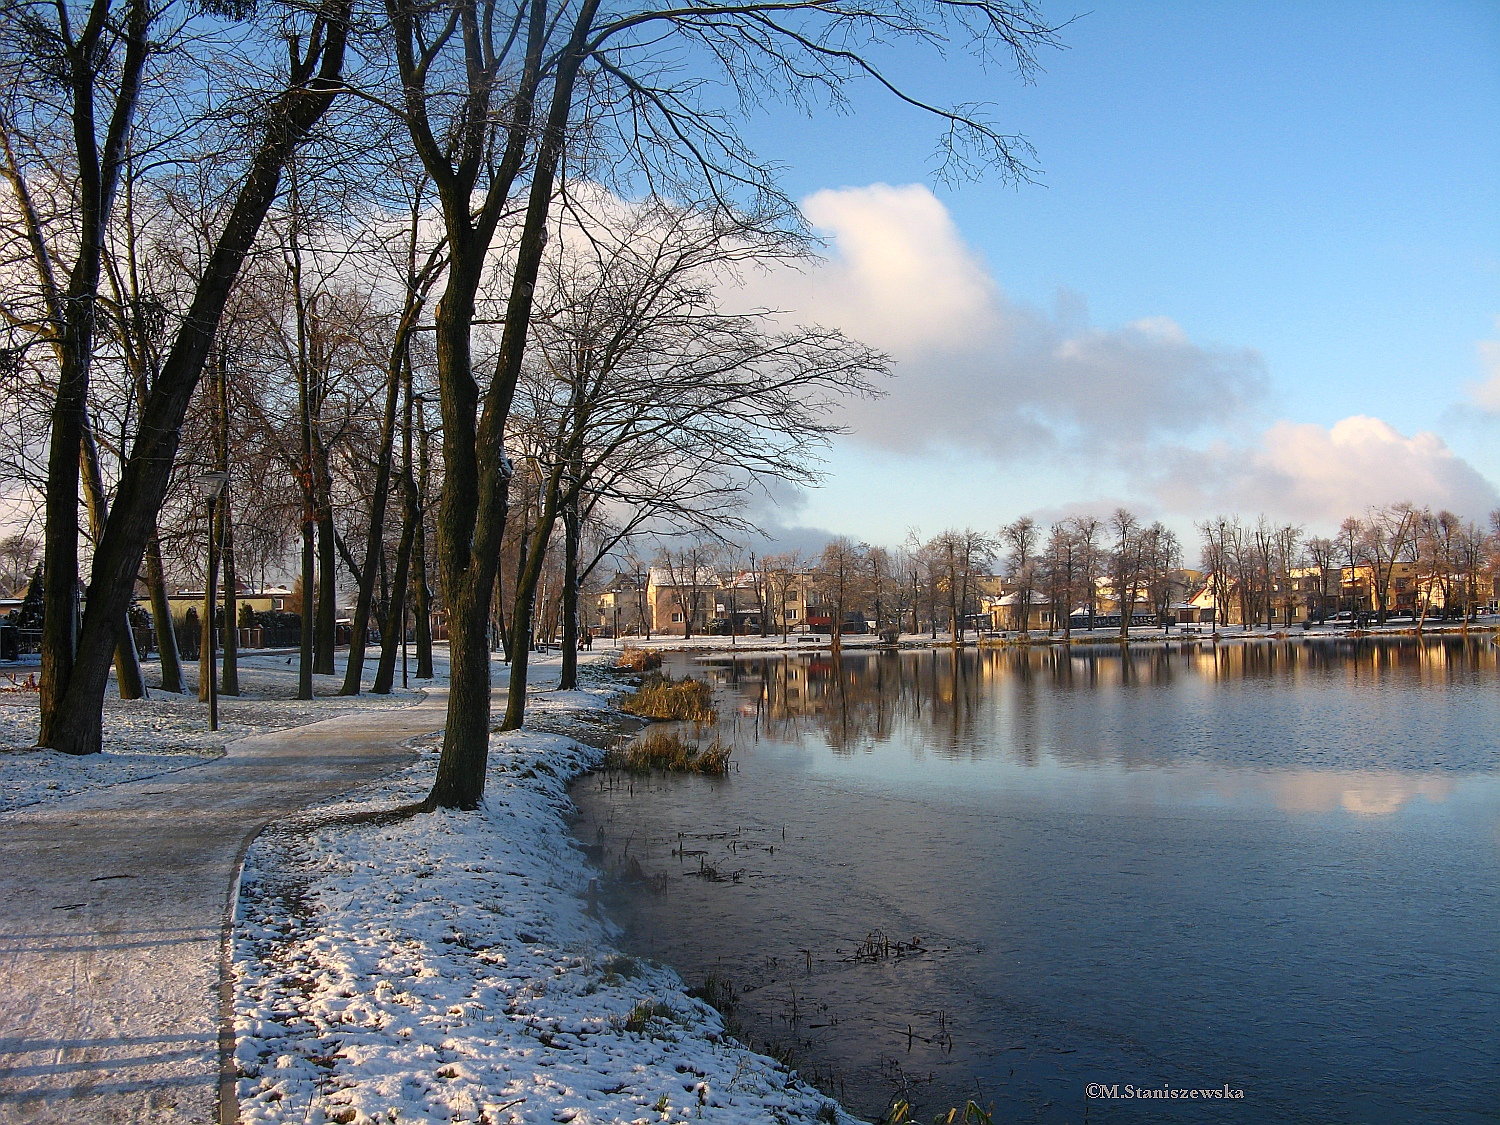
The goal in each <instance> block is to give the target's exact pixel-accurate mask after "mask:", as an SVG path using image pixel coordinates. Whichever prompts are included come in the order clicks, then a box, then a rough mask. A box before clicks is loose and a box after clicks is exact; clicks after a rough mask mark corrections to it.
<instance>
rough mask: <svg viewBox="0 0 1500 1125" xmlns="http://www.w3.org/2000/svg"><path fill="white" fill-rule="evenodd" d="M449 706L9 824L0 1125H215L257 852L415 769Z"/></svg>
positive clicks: (4, 825)
mask: <svg viewBox="0 0 1500 1125" xmlns="http://www.w3.org/2000/svg"><path fill="white" fill-rule="evenodd" d="M446 704H447V692H446V691H445V690H440V691H434V692H432V693H430V694H429V696H428V698H427V699H426V701H424V702H423V703H421V704H419V705H417V706H416V707H413V708H410V709H403V710H399V711H378V712H368V713H358V712H356V713H353V714H348V715H343V716H340V717H338V718H334V719H328V720H326V721H324V722H320V723H314V724H312V725H310V726H305V727H298V728H296V729H293V730H288V731H280V732H277V733H275V734H267V735H259V736H256V737H254V738H248V739H245V740H243V741H241V742H237V743H234V744H233V745H231V746H230V748H229V753H228V756H227V757H224V758H221V759H219V760H217V761H215V762H210V763H208V764H205V765H202V766H196V767H192V768H189V769H185V770H181V771H179V772H177V773H173V774H170V775H167V776H162V777H155V778H145V779H142V780H141V781H136V782H131V783H129V784H125V785H117V786H114V787H113V788H110V789H103V790H97V791H95V792H92V793H85V794H80V795H79V796H77V797H73V798H68V799H65V800H61V801H56V802H49V803H47V804H44V805H36V806H32V807H30V808H24V809H18V810H16V811H15V812H13V813H9V814H6V815H4V816H0V1123H3V1125H10V1123H12V1122H27V1123H30V1122H69V1123H74V1122H77V1123H85V1122H86V1123H88V1125H107V1123H109V1125H112V1123H115V1122H138V1123H141V1125H146V1123H150V1125H173V1123H177V1122H191V1123H192V1125H209V1123H212V1122H215V1121H218V1120H219V1119H220V1097H219V1095H220V1090H219V1080H220V1079H219V1058H220V1043H219V1035H220V1028H221V1024H222V1023H223V1021H222V1019H221V1015H222V1010H223V1004H224V1002H225V998H224V996H223V995H222V990H221V983H222V979H223V977H222V970H223V960H224V955H225V941H224V938H225V932H226V922H227V918H228V916H229V912H230V911H231V910H232V908H233V904H234V894H235V890H236V887H235V874H236V872H237V871H238V868H239V862H240V858H241V856H242V854H243V852H244V849H245V848H246V847H247V846H248V845H249V843H250V841H251V840H253V839H254V838H255V836H256V834H257V833H259V832H260V830H261V829H262V828H264V827H265V825H266V824H268V823H270V822H271V821H273V820H275V819H278V818H280V817H284V816H286V815H288V814H290V813H292V812H294V811H296V810H297V809H300V808H302V807H304V806H306V805H308V804H312V803H314V802H317V801H320V800H323V799H325V798H328V797H332V796H335V795H337V794H339V793H341V792H344V791H346V790H348V789H351V788H353V787H355V786H357V785H360V784H362V783H364V782H367V781H371V780H373V779H375V778H378V777H380V776H381V775H383V774H385V773H388V772H390V771H392V770H394V769H396V768H397V767H398V766H400V765H402V764H404V763H405V762H406V761H407V760H409V757H410V755H409V753H408V752H407V751H406V750H405V749H403V744H404V743H405V742H407V741H408V740H410V739H411V738H413V737H415V736H417V735H420V734H425V733H428V732H430V731H434V730H437V729H439V728H441V727H442V725H443V709H444V707H445V706H446ZM230 1045H231V1046H232V1041H231V1044H230ZM230 1093H231V1095H232V1090H231V1091H230ZM227 1106H228V1108H227V1111H226V1112H227V1120H229V1121H233V1120H234V1118H235V1108H234V1102H233V1100H232V1097H231V1099H230V1100H229V1101H228V1103H227Z"/></svg>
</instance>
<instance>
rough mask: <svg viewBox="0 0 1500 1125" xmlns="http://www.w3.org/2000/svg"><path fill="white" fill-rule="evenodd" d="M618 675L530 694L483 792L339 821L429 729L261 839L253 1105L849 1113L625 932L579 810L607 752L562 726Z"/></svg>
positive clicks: (250, 1006)
mask: <svg viewBox="0 0 1500 1125" xmlns="http://www.w3.org/2000/svg"><path fill="white" fill-rule="evenodd" d="M595 655H596V657H597V656H598V655H600V654H597V653H596V654H595ZM608 694H609V689H608V688H606V687H604V686H598V687H595V688H593V689H592V690H585V691H580V692H569V693H556V692H553V693H546V692H541V693H537V694H534V695H532V696H531V699H530V708H529V716H528V729H527V730H525V731H519V732H513V733H510V734H497V735H494V736H493V737H492V739H491V742H490V763H489V775H488V781H487V784H486V790H485V798H484V801H483V803H482V806H481V808H480V809H479V810H478V811H477V812H474V813H453V812H437V813H430V814H423V815H417V816H412V817H408V818H406V819H401V820H397V821H394V822H391V823H380V822H379V821H368V822H365V823H357V824H349V823H347V821H346V822H344V823H330V818H331V817H337V816H341V815H344V814H360V813H368V812H371V811H372V810H378V809H380V808H394V807H398V806H401V805H403V804H407V803H410V802H412V801H415V800H419V799H420V798H421V797H422V796H424V795H425V793H426V792H427V790H428V788H429V786H430V785H431V782H432V777H433V772H434V769H435V766H436V760H437V750H436V746H435V745H429V746H427V747H424V748H422V751H421V755H420V758H419V760H418V761H417V762H416V763H415V764H414V765H412V766H411V767H409V768H408V769H406V770H405V771H403V772H402V773H401V774H399V775H397V776H395V777H393V778H391V779H390V780H388V781H386V782H384V783H381V784H379V785H377V786H374V787H371V789H368V790H366V791H364V792H362V793H360V794H359V795H357V797H356V798H355V799H353V800H350V801H347V802H344V803H342V804H339V805H333V806H328V807H325V808H322V809H318V810H315V811H313V812H311V813H309V814H307V815H306V816H304V817H303V818H301V820H299V821H298V822H295V823H289V824H284V825H281V826H279V827H278V828H276V829H275V830H274V831H272V832H268V833H266V834H265V835H263V836H262V837H261V838H260V840H258V841H257V842H256V844H255V845H254V846H253V847H252V848H251V849H250V854H249V856H248V857H247V860H246V864H245V870H244V876H243V879H242V881H241V888H240V900H239V903H240V905H239V916H238V918H237V928H236V938H235V948H234V970H235V974H236V989H235V1023H236V1034H237V1046H236V1062H237V1064H238V1067H239V1071H240V1075H241V1077H240V1080H239V1098H240V1107H241V1108H240V1112H241V1115H242V1120H244V1121H246V1122H307V1123H311V1125H320V1123H322V1122H328V1121H335V1122H343V1123H351V1122H352V1123H355V1125H372V1123H379V1125H396V1123H398V1122H401V1123H405V1122H433V1123H436V1122H444V1123H446V1122H450V1121H463V1122H475V1123H483V1125H500V1123H502V1122H573V1123H576V1125H587V1123H595V1122H663V1121H685V1120H698V1119H700V1118H701V1119H704V1120H709V1121H719V1122H744V1123H746V1125H749V1123H754V1125H763V1123H766V1122H777V1121H781V1122H790V1121H809V1122H810V1121H818V1120H824V1121H835V1120H842V1121H848V1120H850V1119H849V1118H848V1116H847V1114H845V1113H844V1112H843V1111H842V1110H841V1109H838V1108H837V1107H836V1106H835V1104H834V1103H833V1102H831V1101H829V1100H828V1099H827V1098H825V1097H823V1096H822V1095H821V1094H819V1093H817V1092H816V1091H814V1090H812V1089H810V1088H808V1087H807V1086H805V1085H803V1084H802V1083H800V1082H799V1081H798V1080H797V1079H796V1077H795V1076H794V1075H793V1074H791V1073H790V1072H789V1071H787V1070H786V1069H785V1068H784V1067H782V1066H781V1065H780V1064H779V1063H777V1062H775V1061H774V1060H772V1059H769V1058H766V1057H764V1056H762V1055H757V1054H755V1053H753V1052H751V1051H749V1050H747V1049H745V1048H744V1047H742V1046H740V1045H739V1044H737V1043H735V1042H734V1041H732V1040H730V1039H728V1038H727V1037H726V1036H725V1034H724V1029H723V1024H722V1022H721V1020H720V1018H719V1015H718V1013H717V1012H715V1011H714V1010H713V1009H712V1008H710V1007H709V1006H708V1005H706V1004H705V1003H703V1002H702V1001H701V1000H697V999H694V998H692V997H690V996H688V995H687V992H686V991H685V989H684V986H683V982H682V981H681V980H680V979H679V978H678V977H677V975H676V974H675V973H674V972H672V971H671V970H669V969H667V968H664V967H661V966H657V965H652V964H646V963H643V962H640V961H636V960H633V959H631V958H628V957H624V956H621V955H620V954H619V952H618V951H617V950H616V949H615V948H613V946H612V944H611V940H612V937H613V935H614V930H613V928H612V926H611V925H610V923H609V922H608V921H607V920H605V919H604V918H602V917H601V916H600V914H599V912H598V910H597V906H596V903H595V901H594V898H593V879H594V878H595V873H594V872H593V871H592V870H591V869H590V867H589V866H588V863H587V861H586V859H585V857H584V854H583V853H582V851H581V850H580V849H579V847H578V846H577V845H576V844H575V843H574V842H573V841H572V838H571V836H570V835H569V832H568V828H567V819H566V818H567V815H568V813H569V811H570V809H571V807H572V806H571V802H570V801H569V799H568V795H567V785H568V782H569V781H570V780H571V779H572V778H574V777H576V776H577V775H578V774H579V773H581V772H583V771H584V770H586V769H588V768H589V767H590V766H591V765H593V764H594V763H596V762H597V761H598V760H599V758H600V757H601V756H602V753H603V752H602V751H600V750H596V749H593V748H591V747H587V746H583V745H580V744H579V743H578V742H577V741H575V740H574V739H573V738H570V737H569V736H568V735H567V734H566V733H559V732H561V731H563V730H564V728H565V727H566V725H567V724H568V723H582V724H585V726H586V728H587V729H590V730H594V731H597V730H598V729H600V728H601V727H602V726H604V725H606V724H607V723H608V722H609V721H610V720H611V718H612V715H613V712H611V711H610V710H609V709H608ZM532 726H536V727H545V728H547V730H545V731H543V730H535V729H530V728H531V727H532Z"/></svg>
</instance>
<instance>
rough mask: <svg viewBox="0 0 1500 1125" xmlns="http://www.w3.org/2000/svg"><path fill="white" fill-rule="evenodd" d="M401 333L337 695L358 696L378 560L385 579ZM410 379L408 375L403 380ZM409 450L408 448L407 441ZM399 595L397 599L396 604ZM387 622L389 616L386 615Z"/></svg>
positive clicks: (403, 348) (400, 379)
mask: <svg viewBox="0 0 1500 1125" xmlns="http://www.w3.org/2000/svg"><path fill="white" fill-rule="evenodd" d="M402 328H403V331H402V333H401V335H400V338H399V340H398V342H397V344H396V347H395V349H393V351H392V354H391V362H390V368H389V370H390V376H389V378H388V379H387V381H386V390H385V415H384V417H383V418H382V419H381V426H380V458H379V460H378V462H377V464H376V468H375V494H374V496H372V497H371V498H370V523H369V527H368V528H367V529H366V532H365V565H364V569H363V570H362V571H361V572H360V581H359V596H358V598H357V600H356V601H355V604H354V624H353V628H352V629H351V630H350V636H349V659H348V661H347V663H346V666H345V669H344V686H343V687H342V688H340V689H339V694H340V695H358V694H359V681H360V677H361V676H362V675H364V669H365V641H366V637H367V634H368V631H369V627H370V602H371V600H372V598H373V597H374V592H375V575H374V573H373V571H374V569H375V565H374V564H375V560H376V559H377V558H378V559H380V560H381V563H382V566H381V574H382V575H384V573H385V568H384V561H385V547H384V544H385V506H386V498H387V496H388V495H389V493H390V489H391V462H392V461H393V460H394V455H395V448H396V406H397V402H398V398H397V396H398V393H399V392H400V389H401V387H402V385H403V382H404V379H403V372H405V370H406V368H407V367H408V364H407V362H406V340H407V337H406V335H405V332H404V328H405V325H403V326H402ZM406 378H407V379H409V378H410V376H409V375H407V376H406ZM410 398H411V396H410V391H408V393H407V401H408V409H407V415H408V416H407V418H406V432H407V434H408V435H410V433H411V418H410V406H409V403H410ZM407 441H408V449H409V448H410V446H409V442H410V437H409V436H408V438H407ZM401 534H402V538H403V539H405V538H406V535H407V532H406V530H405V529H404V528H403V529H402V533H401ZM399 597H400V596H399V595H398V597H397V598H396V599H393V600H399ZM387 619H389V614H387ZM380 639H381V659H382V660H384V658H385V650H386V648H387V647H388V646H387V645H386V643H385V636H384V634H382V635H381V638H380Z"/></svg>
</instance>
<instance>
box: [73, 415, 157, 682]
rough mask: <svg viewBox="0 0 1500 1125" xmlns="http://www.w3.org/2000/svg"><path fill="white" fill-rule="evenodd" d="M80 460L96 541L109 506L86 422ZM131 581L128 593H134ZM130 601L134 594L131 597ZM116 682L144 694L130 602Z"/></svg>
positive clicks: (123, 622)
mask: <svg viewBox="0 0 1500 1125" xmlns="http://www.w3.org/2000/svg"><path fill="white" fill-rule="evenodd" d="M81 455H82V462H81V464H80V466H79V475H80V477H81V479H82V481H83V498H84V506H85V507H86V508H87V509H88V515H89V530H90V531H91V532H92V533H93V536H94V539H95V541H96V542H97V541H98V539H99V537H100V536H101V535H103V534H104V525H105V523H106V522H107V518H106V517H107V514H108V512H109V506H108V504H107V503H106V502H105V499H104V478H103V473H102V472H101V471H100V468H99V450H98V447H97V446H96V445H95V444H94V434H93V431H92V430H90V429H89V426H88V424H87V423H86V422H85V424H84V427H83V435H82V444H81ZM134 585H135V584H134V583H133V582H132V583H131V587H132V590H131V593H132V595H133V594H134ZM131 600H132V601H133V600H134V598H133V597H132V599H131ZM115 686H116V687H118V688H119V691H120V698H121V699H140V698H142V697H143V696H144V695H145V694H146V687H145V683H144V681H143V680H142V679H141V661H140V654H139V653H137V652H136V650H135V634H134V633H133V632H132V631H131V628H130V603H129V602H127V603H126V606H125V611H124V613H123V614H121V617H120V629H119V632H118V637H117V639H116V640H115Z"/></svg>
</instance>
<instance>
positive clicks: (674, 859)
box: [574, 637, 1500, 1125]
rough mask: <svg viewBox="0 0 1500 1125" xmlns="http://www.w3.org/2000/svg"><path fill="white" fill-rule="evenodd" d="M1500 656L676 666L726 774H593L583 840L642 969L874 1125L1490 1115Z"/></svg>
mask: <svg viewBox="0 0 1500 1125" xmlns="http://www.w3.org/2000/svg"><path fill="white" fill-rule="evenodd" d="M1497 653H1500V649H1497V648H1496V647H1495V645H1494V643H1493V642H1492V641H1491V640H1490V638H1488V637H1483V638H1475V639H1472V640H1465V639H1458V638H1454V639H1445V640H1434V641H1427V642H1418V641H1416V640H1415V639H1411V640H1401V641H1381V642H1374V641H1319V642H1307V643H1303V642H1299V641H1287V642H1258V643H1254V644H1248V645H1245V644H1234V645H1224V646H1220V647H1218V648H1217V649H1216V648H1215V647H1214V646H1212V645H1209V644H1196V645H1187V646H1183V647H1174V648H1171V649H1145V648H1142V649H1137V650H1136V651H1133V652H1132V653H1131V654H1130V655H1128V656H1122V654H1121V652H1120V650H1119V649H1118V648H1114V647H1106V646H1087V647H1084V646H1075V647H1074V649H1073V650H1072V651H1071V653H1070V652H1067V651H1064V650H1062V649H1060V648H1039V649H1037V650H1034V651H1026V650H1016V649H1009V650H985V651H980V652H976V651H973V650H968V651H964V652H961V653H959V654H957V655H955V654H954V653H953V652H951V651H943V650H938V651H913V652H902V653H880V654H874V653H870V654H865V653H861V654H859V655H850V656H846V657H844V658H843V660H842V661H841V662H838V663H835V662H834V661H833V660H832V659H831V658H830V657H829V656H827V655H822V656H815V655H797V656H790V657H781V656H772V657H761V658H753V659H740V660H728V659H715V660H712V661H694V660H692V659H691V658H690V657H688V656H686V655H684V656H680V657H678V658H677V662H676V664H675V665H669V670H670V671H672V672H673V673H674V674H678V675H680V674H684V673H687V672H692V674H695V675H698V676H701V677H706V678H710V679H712V680H713V681H714V683H715V684H716V686H717V689H718V697H719V702H720V709H721V712H722V716H723V717H722V720H721V723H720V726H719V733H720V735H721V737H723V738H725V739H726V740H727V741H730V742H732V743H733V744H734V746H735V748H736V751H735V760H736V762H737V765H738V769H737V772H733V773H731V774H730V775H729V776H728V777H727V778H725V779H707V778H701V777H658V778H654V779H650V780H648V781H643V780H642V779H632V778H625V779H620V778H614V779H609V778H607V777H602V776H593V777H586V778H584V779H583V780H581V781H580V782H579V783H578V784H577V785H576V786H575V788H574V797H575V799H576V800H577V801H578V803H579V805H580V807H581V809H582V812H583V815H582V818H581V820H580V822H579V823H578V825H577V826H576V831H577V834H578V836H579V838H580V840H582V841H583V842H584V843H585V844H587V845H590V846H591V849H599V850H597V851H595V854H596V855H597V856H601V857H602V859H603V862H605V864H606V865H607V868H608V870H609V871H610V872H611V873H612V876H611V878H610V879H609V880H608V886H607V887H606V899H607V904H608V906H609V908H610V910H611V913H612V915H613V916H614V917H615V919H616V920H617V921H619V922H620V923H621V924H622V925H623V926H624V927H625V928H626V931H627V936H626V941H625V945H626V948H627V949H628V950H629V951H630V952H633V953H636V954H640V955H644V956H649V957H654V958H657V959H660V960H663V961H666V962H668V963H670V964H672V965H674V966H675V967H677V968H678V969H679V970H680V971H681V972H682V974H683V976H684V977H685V978H686V979H687V980H688V982H689V983H690V984H694V985H698V984H701V983H703V982H704V981H705V980H706V979H707V978H708V977H710V976H712V977H714V978H715V979H716V981H718V982H720V985H721V991H722V987H723V985H724V984H725V983H727V985H728V986H729V987H732V989H733V990H734V994H735V996H736V997H737V1003H736V1006H735V1009H734V1013H733V1014H734V1017H735V1018H736V1019H737V1021H738V1023H739V1024H740V1027H741V1031H740V1034H741V1037H742V1038H747V1039H749V1040H752V1041H753V1042H754V1045H756V1046H757V1047H763V1046H764V1045H765V1044H771V1045H772V1046H773V1047H774V1049H776V1050H777V1051H779V1052H784V1053H786V1055H787V1057H789V1058H790V1059H791V1060H792V1061H794V1062H795V1063H796V1064H797V1065H799V1066H800V1067H802V1068H803V1070H804V1072H805V1073H807V1074H808V1075H809V1076H810V1077H811V1076H816V1077H817V1078H818V1079H819V1080H820V1081H821V1082H822V1084H823V1085H824V1087H825V1088H826V1089H828V1090H829V1091H830V1092H832V1093H835V1094H836V1095H840V1096H842V1097H843V1098H844V1100H845V1102H846V1104H848V1105H849V1106H850V1108H851V1109H854V1110H855V1111H857V1112H861V1113H864V1114H867V1115H870V1116H871V1117H873V1116H875V1115H877V1114H879V1113H880V1112H881V1111H882V1110H883V1109H884V1107H885V1106H886V1105H887V1104H888V1102H889V1101H890V1099H891V1098H892V1096H893V1095H896V1094H901V1095H902V1096H905V1097H907V1098H909V1099H910V1100H911V1101H912V1102H913V1103H914V1104H916V1105H917V1106H918V1107H919V1112H918V1118H919V1119H921V1120H931V1117H932V1114H933V1113H935V1112H937V1111H938V1110H939V1109H946V1108H948V1107H949V1106H952V1105H955V1104H962V1102H963V1100H964V1099H965V1098H973V1099H974V1100H975V1101H977V1102H979V1103H980V1104H981V1105H984V1106H990V1105H993V1106H994V1107H995V1108H996V1110H997V1111H998V1115H997V1120H1006V1121H1033V1120H1035V1121H1044V1122H1083V1121H1099V1122H1103V1121H1182V1122H1195V1121H1221V1120H1233V1121H1237V1122H1251V1121H1254V1122H1302V1121H1310V1122H1311V1121H1316V1122H1351V1123H1352V1122H1358V1123H1361V1125H1365V1123H1372V1122H1410V1121H1418V1120H1420V1121H1424V1122H1471V1121H1472V1122H1479V1121H1493V1120H1494V1116H1493V1115H1494V1113H1495V1111H1496V1106H1497V1101H1496V1097H1497V1095H1496V1085H1495V1083H1496V1079H1497V1077H1500V952H1497V946H1500V909H1497V887H1500V729H1497V719H1500V707H1497V703H1500V699H1497V693H1500V674H1497V673H1500V668H1497V661H1496V656H1497ZM1091 1083H1097V1084H1101V1085H1103V1086H1105V1087H1110V1086H1113V1087H1116V1088H1117V1091H1118V1093H1119V1094H1120V1095H1122V1096H1121V1097H1119V1098H1117V1099H1112V1100H1101V1099H1095V1100H1090V1099H1089V1098H1088V1097H1086V1090H1087V1089H1088V1088H1089V1085H1090V1084H1091ZM1127 1086H1133V1087H1136V1088H1148V1089H1156V1088H1161V1087H1163V1086H1171V1087H1176V1088H1181V1089H1184V1090H1213V1089H1222V1088H1223V1087H1225V1086H1227V1087H1229V1088H1230V1089H1231V1090H1239V1091H1243V1100H1242V1101H1225V1100H1212V1099H1210V1100H1209V1101H1207V1102H1203V1101H1197V1100H1189V1099H1186V1098H1183V1099H1181V1100H1170V1101H1167V1100H1161V1099H1152V1100H1139V1099H1138V1100H1126V1099H1125V1097H1124V1096H1123V1095H1125V1093H1126V1087H1127ZM1201 1096H1202V1095H1200V1097H1201Z"/></svg>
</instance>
